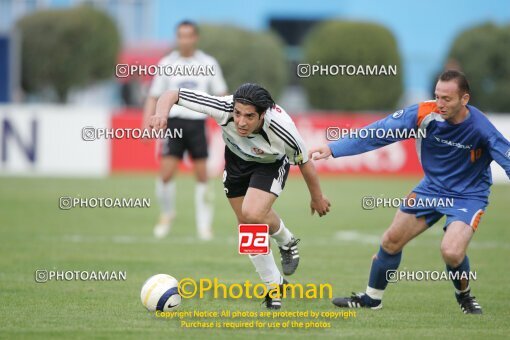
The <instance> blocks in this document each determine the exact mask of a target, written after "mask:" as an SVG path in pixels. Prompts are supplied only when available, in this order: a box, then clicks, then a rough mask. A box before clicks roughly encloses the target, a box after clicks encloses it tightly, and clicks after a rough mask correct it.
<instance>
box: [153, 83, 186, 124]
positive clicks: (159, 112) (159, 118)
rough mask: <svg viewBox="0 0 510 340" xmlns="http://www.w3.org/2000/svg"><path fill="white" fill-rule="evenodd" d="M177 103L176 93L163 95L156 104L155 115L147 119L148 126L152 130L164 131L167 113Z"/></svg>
mask: <svg viewBox="0 0 510 340" xmlns="http://www.w3.org/2000/svg"><path fill="white" fill-rule="evenodd" d="M178 101H179V92H178V91H167V92H165V93H163V94H162V95H161V96H160V97H159V99H158V101H157V103H156V113H155V114H154V115H153V116H151V117H150V118H149V126H150V127H151V128H154V129H165V128H166V123H167V118H168V112H170V109H171V108H172V106H174V105H175V104H176V103H177V102H178Z"/></svg>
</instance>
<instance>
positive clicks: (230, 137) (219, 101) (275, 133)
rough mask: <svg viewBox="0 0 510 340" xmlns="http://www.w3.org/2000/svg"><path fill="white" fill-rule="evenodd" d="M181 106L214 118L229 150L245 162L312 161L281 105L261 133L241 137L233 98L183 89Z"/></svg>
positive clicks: (272, 111)
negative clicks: (235, 122)
mask: <svg viewBox="0 0 510 340" xmlns="http://www.w3.org/2000/svg"><path fill="white" fill-rule="evenodd" d="M177 104H178V105H181V106H184V107H186V108H188V109H191V110H193V111H197V112H203V113H205V114H207V115H209V116H211V117H212V118H214V120H215V121H216V122H217V123H218V124H219V125H220V126H221V128H222V132H223V140H224V141H225V144H226V145H227V147H228V148H229V149H230V150H231V151H232V152H233V153H234V154H236V155H237V156H238V157H239V158H241V159H243V160H245V161H249V162H258V163H274V162H276V161H278V160H281V159H282V158H284V157H285V156H287V157H288V159H289V162H290V163H291V164H294V165H297V164H303V163H306V162H307V161H308V153H307V150H306V147H305V144H304V142H303V138H301V136H300V134H299V132H298V130H297V128H296V125H294V122H293V121H292V119H291V118H290V116H289V115H288V114H287V113H286V112H285V111H284V110H283V109H282V108H281V107H279V106H278V105H275V106H274V107H272V108H270V109H268V110H267V111H266V114H265V116H264V124H263V125H262V129H261V130H260V132H259V133H256V134H251V135H249V136H247V137H241V136H239V134H238V133H237V129H236V127H235V125H234V116H233V111H234V100H233V96H225V97H216V96H211V95H208V94H206V93H204V92H200V91H193V90H189V89H183V88H181V89H179V101H178V102H177Z"/></svg>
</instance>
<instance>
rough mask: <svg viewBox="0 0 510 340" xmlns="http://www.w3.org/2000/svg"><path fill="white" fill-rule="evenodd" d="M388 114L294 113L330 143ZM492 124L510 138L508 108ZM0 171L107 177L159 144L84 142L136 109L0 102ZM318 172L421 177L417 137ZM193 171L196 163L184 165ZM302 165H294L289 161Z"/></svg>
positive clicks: (211, 128) (150, 161) (130, 167)
mask: <svg viewBox="0 0 510 340" xmlns="http://www.w3.org/2000/svg"><path fill="white" fill-rule="evenodd" d="M381 117H383V115H376V114H373V115H371V114H353V113H350V114H349V113H338V114H336V115H335V114H327V115H325V114H313V112H311V113H309V114H306V115H300V116H299V117H294V121H295V122H296V126H297V128H298V130H299V131H300V133H301V135H302V136H303V138H304V140H305V143H306V144H307V145H309V146H317V145H320V144H323V143H326V142H327V140H326V131H327V129H328V128H340V129H342V128H360V127H362V126H365V125H367V124H369V123H371V122H373V121H375V120H377V119H380V118H381ZM490 120H491V121H492V122H493V123H494V125H495V126H496V127H497V128H498V129H499V130H500V131H501V132H502V133H503V135H505V137H506V138H509V139H510V114H508V115H497V116H494V115H493V116H490ZM0 121H1V122H0V144H1V145H0V153H1V154H0V160H1V165H0V175H4V176H5V175H7V176H12V175H16V176H18V175H21V176H27V175H28V176H30V175H34V176H107V175H109V174H111V173H116V172H156V171H157V170H158V157H157V152H158V145H157V144H158V143H156V141H154V140H141V139H133V138H122V139H105V138H100V139H96V140H89V141H86V140H84V139H83V137H82V134H83V128H85V127H95V128H106V129H136V128H139V127H140V126H141V112H140V111H138V110H132V109H131V110H117V111H115V110H112V111H109V110H108V109H104V108H96V109H94V108H84V107H72V106H44V105H33V106H32V105H23V106H13V105H11V106H0ZM208 140H209V152H210V157H209V159H208V167H209V170H210V173H211V175H212V176H219V175H220V174H221V173H222V171H223V153H224V147H225V144H224V143H223V140H222V138H221V130H220V128H219V127H218V126H217V125H216V124H215V122H214V121H212V120H209V121H208ZM315 165H316V167H317V170H318V171H319V173H321V174H331V175H342V174H343V175H361V176H363V175H383V176H403V175H404V176H422V175H423V172H422V170H421V166H420V164H419V161H418V159H417V156H416V151H415V143H414V141H412V140H408V141H405V142H401V143H394V144H391V145H389V146H387V147H384V148H381V149H378V150H374V151H372V152H367V153H365V154H362V155H358V156H352V157H344V158H340V159H336V160H329V161H319V162H316V163H315ZM492 169H493V176H494V181H495V182H504V183H508V179H507V177H506V174H505V173H504V171H503V169H501V167H500V166H499V165H497V164H495V163H493V167H492ZM181 170H182V171H190V170H191V162H190V161H185V162H183V163H182V164H181ZM292 171H293V172H296V171H297V172H298V169H297V167H292Z"/></svg>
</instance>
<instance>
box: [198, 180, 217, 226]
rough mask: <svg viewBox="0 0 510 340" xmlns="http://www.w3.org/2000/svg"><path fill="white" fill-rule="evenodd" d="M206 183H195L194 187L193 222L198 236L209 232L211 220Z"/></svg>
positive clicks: (211, 214) (210, 205) (210, 203)
mask: <svg viewBox="0 0 510 340" xmlns="http://www.w3.org/2000/svg"><path fill="white" fill-rule="evenodd" d="M208 196H210V195H208V190H207V183H201V182H197V184H196V186H195V221H196V224H197V231H198V233H199V234H202V233H207V232H210V231H211V226H212V219H213V207H212V202H211V201H212V199H211V197H208Z"/></svg>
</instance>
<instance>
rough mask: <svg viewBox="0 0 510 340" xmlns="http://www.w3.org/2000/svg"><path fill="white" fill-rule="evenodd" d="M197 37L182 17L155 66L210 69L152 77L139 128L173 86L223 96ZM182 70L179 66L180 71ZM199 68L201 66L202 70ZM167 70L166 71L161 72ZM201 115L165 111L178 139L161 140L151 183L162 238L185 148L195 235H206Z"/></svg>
mask: <svg viewBox="0 0 510 340" xmlns="http://www.w3.org/2000/svg"><path fill="white" fill-rule="evenodd" d="M198 39H199V32H198V28H197V26H196V24H195V23H193V22H191V21H182V22H181V23H180V24H179V25H178V26H177V47H178V50H174V51H173V52H172V53H170V54H169V55H167V56H165V57H164V58H163V59H161V61H160V62H159V65H160V66H167V65H172V66H177V65H182V66H191V65H197V66H199V65H202V66H205V69H207V68H208V69H209V70H210V69H211V66H212V70H213V72H212V73H211V74H209V73H207V74H206V75H204V74H203V72H202V73H200V72H197V74H196V75H195V74H187V73H189V72H184V73H182V72H176V73H175V74H173V75H169V74H158V75H157V76H155V77H154V79H153V82H152V85H151V88H150V90H149V96H148V97H147V99H146V101H145V105H144V128H147V127H148V121H149V119H150V117H151V116H153V115H154V114H155V111H156V102H157V100H158V98H159V96H161V94H163V93H164V92H166V91H168V90H177V89H179V88H181V87H185V88H189V89H194V90H198V91H206V92H209V93H212V94H215V95H225V94H226V93H227V85H226V83H225V80H224V79H223V75H222V72H221V68H220V66H219V64H218V62H217V61H216V60H215V59H214V58H213V57H211V56H209V55H207V54H205V53H204V52H202V51H200V50H197V48H196V47H197V43H198ZM181 70H182V69H181ZM202 70H204V68H202ZM165 73H167V72H165ZM205 117H206V115H204V114H203V113H199V112H195V111H192V110H189V109H187V108H184V107H182V106H177V105H176V106H174V107H173V108H172V109H171V111H170V112H169V118H168V127H169V128H171V129H182V138H175V136H174V138H167V139H165V140H162V145H161V162H160V175H159V178H158V179H157V183H156V196H157V199H158V202H159V205H160V208H161V213H160V217H159V221H158V223H157V225H156V226H155V228H154V236H156V237H157V238H163V237H165V236H166V235H167V234H168V233H169V232H170V228H171V224H172V221H173V219H174V218H175V215H176V212H175V202H176V197H177V196H176V189H175V181H174V176H175V174H176V172H177V170H178V166H179V162H180V161H181V160H182V159H183V155H184V152H185V151H187V152H188V153H189V156H190V157H191V159H192V160H193V166H194V170H195V177H196V180H197V184H196V188H195V219H196V227H197V233H198V237H199V238H200V239H202V240H210V239H211V238H212V220H213V207H212V202H211V198H210V197H211V195H208V194H207V179H208V178H207V167H206V162H207V156H208V152H207V139H206V134H205Z"/></svg>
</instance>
